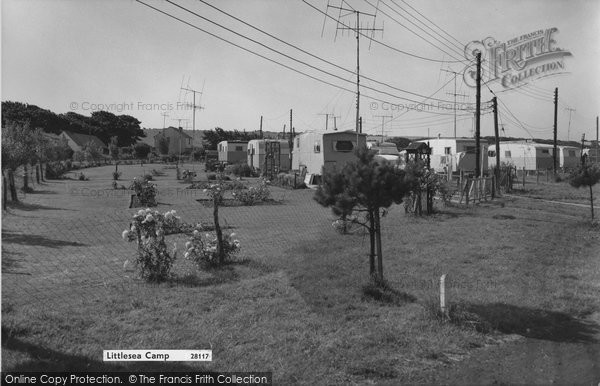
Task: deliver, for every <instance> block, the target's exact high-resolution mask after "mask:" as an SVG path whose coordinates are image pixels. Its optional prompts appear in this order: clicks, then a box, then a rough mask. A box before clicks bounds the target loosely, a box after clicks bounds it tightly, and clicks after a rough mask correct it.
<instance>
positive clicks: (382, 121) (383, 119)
mask: <svg viewBox="0 0 600 386" xmlns="http://www.w3.org/2000/svg"><path fill="white" fill-rule="evenodd" d="M374 117H376V118H379V117H381V142H383V124H384V121H385V119H386V118H390V119H391V118H394V116H393V115H374Z"/></svg>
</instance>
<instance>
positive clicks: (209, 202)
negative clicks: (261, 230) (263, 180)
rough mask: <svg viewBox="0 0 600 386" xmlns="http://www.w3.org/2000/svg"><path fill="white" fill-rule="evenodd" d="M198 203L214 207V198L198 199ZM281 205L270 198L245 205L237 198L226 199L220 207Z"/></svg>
mask: <svg viewBox="0 0 600 386" xmlns="http://www.w3.org/2000/svg"><path fill="white" fill-rule="evenodd" d="M196 201H198V202H199V203H201V204H202V205H204V206H207V207H212V206H213V200H212V198H198V199H196ZM281 204H282V203H281V201H278V200H275V199H274V198H269V199H267V200H264V201H256V202H254V203H253V204H245V203H243V202H242V201H240V200H237V199H235V198H224V199H223V201H222V202H221V204H219V206H227V207H231V206H259V205H281Z"/></svg>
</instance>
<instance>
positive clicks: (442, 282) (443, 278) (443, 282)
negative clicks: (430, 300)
mask: <svg viewBox="0 0 600 386" xmlns="http://www.w3.org/2000/svg"><path fill="white" fill-rule="evenodd" d="M440 310H441V311H442V315H446V274H443V275H442V276H441V277H440Z"/></svg>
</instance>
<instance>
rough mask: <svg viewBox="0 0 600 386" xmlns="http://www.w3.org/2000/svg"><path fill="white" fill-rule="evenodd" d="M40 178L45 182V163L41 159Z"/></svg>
mask: <svg viewBox="0 0 600 386" xmlns="http://www.w3.org/2000/svg"><path fill="white" fill-rule="evenodd" d="M40 179H41V180H42V182H44V164H43V163H42V162H41V161H40Z"/></svg>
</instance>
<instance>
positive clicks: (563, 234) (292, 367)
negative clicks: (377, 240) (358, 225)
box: [2, 165, 600, 385]
mask: <svg viewBox="0 0 600 386" xmlns="http://www.w3.org/2000/svg"><path fill="white" fill-rule="evenodd" d="M192 167H193V166H191V165H186V168H189V169H191V168H192ZM194 168H195V169H196V170H197V171H201V170H203V169H201V168H200V167H199V166H198V165H196V166H194ZM152 169H156V170H157V171H158V172H159V174H161V173H163V175H159V176H157V177H156V178H155V179H156V183H157V185H158V188H159V192H160V194H159V196H158V201H159V206H158V209H159V210H161V211H167V210H171V209H175V210H177V212H178V214H179V215H181V216H182V217H183V219H184V220H185V221H188V222H201V221H202V222H210V220H211V218H212V217H211V215H212V209H211V208H208V207H206V206H204V205H201V204H200V203H198V202H197V201H196V200H197V199H201V198H204V197H205V195H204V193H203V192H202V191H186V190H184V189H183V188H184V187H185V186H186V185H185V184H183V183H180V182H179V181H176V180H175V170H174V169H173V168H165V167H164V166H163V165H146V166H145V167H144V169H142V168H141V167H140V166H139V165H137V166H120V167H119V170H121V171H122V172H123V175H122V177H121V180H122V181H123V182H121V183H123V184H124V185H128V183H129V181H131V179H132V178H133V177H135V176H140V175H141V174H142V173H144V172H146V173H147V172H149V171H151V170H152ZM113 170H114V166H106V167H98V168H92V169H85V170H83V172H84V173H85V175H86V176H87V177H88V178H89V181H78V180H61V181H49V182H46V183H45V184H43V185H33V187H34V189H35V190H36V192H34V193H31V194H27V195H26V196H25V197H24V200H23V202H22V203H21V204H18V205H9V210H8V211H6V212H5V213H4V215H3V219H2V220H3V221H2V252H3V255H2V370H3V371H10V370H13V371H24V370H36V369H42V370H57V371H59V370H112V369H114V370H132V369H136V370H144V369H150V370H157V369H161V370H190V371H191V370H214V371H272V372H273V378H274V380H275V383H277V384H289V383H307V384H346V383H358V384H364V383H371V382H375V383H379V384H390V385H391V384H398V383H405V382H420V381H426V380H427V379H429V378H427V375H426V374H431V373H435V372H439V371H444V369H446V368H448V367H449V366H450V367H451V366H454V365H456V364H458V363H460V362H461V361H465V360H468V358H469V357H471V356H473V355H476V353H477V350H484V349H485V347H488V346H495V345H501V344H503V342H506V341H514V340H519V339H525V338H535V339H542V340H548V341H555V342H588V341H591V340H592V339H593V338H592V336H593V335H594V334H597V332H598V325H597V324H595V323H590V322H589V320H592V319H596V320H598V319H600V318H598V315H600V296H599V294H600V281H599V280H598V277H599V276H600V259H599V258H598V257H600V253H599V252H598V251H600V231H599V228H598V227H597V226H596V227H594V226H591V225H590V223H589V208H585V207H573V206H561V205H554V204H548V203H546V202H542V201H539V200H524V199H521V198H518V197H504V198H501V199H498V200H494V201H488V202H487V203H482V204H480V205H477V206H470V207H439V208H438V213H436V214H435V215H433V216H430V217H422V218H417V217H413V216H411V215H407V214H405V213H404V208H403V207H402V206H401V205H400V206H393V207H392V208H391V209H390V211H389V213H388V215H387V216H386V217H384V218H383V220H382V221H383V222H382V226H383V235H382V238H383V247H384V251H383V252H384V275H385V276H386V279H387V280H388V281H389V283H390V285H391V287H392V290H391V291H390V293H389V294H390V298H389V299H387V300H386V299H383V300H381V299H380V300H377V299H375V298H373V297H372V296H369V295H368V294H369V293H370V292H369V291H366V290H365V286H366V285H367V284H368V280H367V276H368V275H367V273H368V255H367V254H368V245H369V240H368V236H367V237H365V236H363V235H360V234H356V235H340V234H338V233H336V232H335V230H334V229H333V228H332V226H331V222H332V220H333V219H334V217H333V215H332V214H331V212H330V210H329V209H326V208H322V207H320V206H319V205H318V204H317V203H316V202H315V201H314V200H313V199H312V196H313V194H314V191H311V190H297V191H290V190H284V189H279V188H276V187H273V188H272V189H271V191H272V195H273V197H274V198H275V199H276V200H278V201H279V204H277V205H260V206H251V207H240V206H236V207H223V208H221V209H220V213H221V218H222V220H223V223H224V224H225V225H226V226H228V227H229V229H230V230H232V231H234V232H236V234H237V237H238V238H239V240H240V242H241V247H242V251H241V253H240V255H239V256H238V260H239V261H238V262H236V263H234V264H231V265H228V266H227V267H225V268H224V269H221V270H218V271H213V272H198V271H196V270H195V267H194V266H192V265H191V264H190V263H189V262H187V261H185V260H184V259H183V258H182V256H181V255H182V253H181V252H180V253H179V258H178V260H177V262H176V264H175V267H174V272H175V277H174V278H173V279H172V280H170V281H168V282H166V283H162V284H160V285H153V284H146V283H144V282H141V281H140V280H139V279H137V278H136V277H135V272H131V271H127V270H125V269H124V268H123V262H124V261H125V260H126V259H127V258H128V257H130V256H132V255H133V254H134V253H135V248H134V245H133V244H132V243H127V242H125V241H124V240H122V239H121V232H122V231H123V230H124V229H125V228H126V227H127V225H128V223H129V218H130V217H131V215H132V214H133V213H134V212H135V211H136V210H135V209H128V208H127V204H128V201H129V194H131V192H130V191H128V190H126V191H119V190H112V189H111V187H110V186H111V181H112V174H111V172H112V171H113ZM203 178H205V176H204V173H203V172H200V173H199V174H198V179H203ZM247 182H248V183H249V184H252V183H255V180H254V179H247ZM534 186H536V188H535V189H536V190H535V191H534V192H531V193H532V194H536V195H542V194H543V195H544V197H546V198H549V197H554V198H553V199H558V197H562V195H564V194H568V193H567V192H568V191H572V192H573V195H575V194H579V193H575V192H578V191H577V190H576V189H574V188H571V187H570V186H567V187H568V189H569V190H567V189H566V188H565V187H564V183H562V184H556V183H552V184H551V183H548V184H545V183H544V184H539V185H534ZM525 188H526V189H527V186H526V187H525ZM595 189H596V190H598V187H596V188H595ZM581 191H582V190H579V192H581ZM599 193H600V192H599ZM582 197H585V193H584V195H583V196H582ZM582 202H583V203H585V201H584V200H583V201H582ZM588 203H589V201H588ZM169 241H170V242H173V243H176V244H177V245H178V249H179V250H180V251H182V250H183V244H184V243H185V241H186V240H185V238H184V237H183V236H181V235H173V236H169ZM442 274H447V275H448V276H447V277H448V279H447V286H448V289H447V298H448V300H449V302H450V303H451V304H452V305H453V307H454V308H453V310H457V315H458V314H460V315H463V316H464V315H466V316H467V317H465V318H463V319H461V320H462V321H466V322H465V323H460V320H459V321H458V322H457V323H448V322H443V321H441V320H440V319H438V318H437V317H436V315H435V304H436V301H437V300H436V299H437V296H438V295H437V294H438V281H439V277H440V275H442ZM472 321H476V322H477V323H478V324H477V323H475V324H473V323H470V322H472ZM482 326H487V328H481V327H482ZM482 331H483V332H482ZM148 348H153V349H208V348H211V349H212V350H213V361H212V362H210V363H204V362H181V363H176V364H165V365H163V366H161V365H158V366H157V365H156V363H154V362H148V363H144V362H120V363H116V364H110V362H107V363H104V362H102V350H103V349H148ZM113 363H114V362H113Z"/></svg>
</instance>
